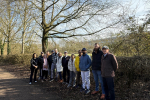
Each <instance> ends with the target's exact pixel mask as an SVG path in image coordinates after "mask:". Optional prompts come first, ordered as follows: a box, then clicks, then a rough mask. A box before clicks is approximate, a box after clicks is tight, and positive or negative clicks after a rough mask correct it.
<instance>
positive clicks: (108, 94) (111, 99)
mask: <svg viewBox="0 0 150 100" xmlns="http://www.w3.org/2000/svg"><path fill="white" fill-rule="evenodd" d="M103 84H104V90H105V98H106V100H115V91H114V78H113V77H103Z"/></svg>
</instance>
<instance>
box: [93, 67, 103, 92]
mask: <svg viewBox="0 0 150 100" xmlns="http://www.w3.org/2000/svg"><path fill="white" fill-rule="evenodd" d="M92 73H93V76H94V80H95V85H96V87H95V91H99V81H100V83H101V88H102V94H105V90H104V85H103V79H102V77H101V71H100V70H92Z"/></svg>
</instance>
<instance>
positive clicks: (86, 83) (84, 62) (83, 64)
mask: <svg viewBox="0 0 150 100" xmlns="http://www.w3.org/2000/svg"><path fill="white" fill-rule="evenodd" d="M82 52H83V55H82V56H81V58H80V63H79V68H80V70H81V77H82V89H81V92H83V91H84V93H85V94H89V93H90V66H91V58H90V56H89V55H87V51H86V48H83V49H82Z"/></svg>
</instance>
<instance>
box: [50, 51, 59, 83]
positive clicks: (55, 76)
mask: <svg viewBox="0 0 150 100" xmlns="http://www.w3.org/2000/svg"><path fill="white" fill-rule="evenodd" d="M57 58H58V51H57V49H55V52H54V53H53V54H52V66H51V79H50V82H52V81H54V78H55V81H57V74H56V72H57V71H56V63H57Z"/></svg>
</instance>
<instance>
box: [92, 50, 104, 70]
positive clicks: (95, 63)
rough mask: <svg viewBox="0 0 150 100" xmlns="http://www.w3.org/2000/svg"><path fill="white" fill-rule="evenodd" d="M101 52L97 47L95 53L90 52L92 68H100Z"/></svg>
mask: <svg viewBox="0 0 150 100" xmlns="http://www.w3.org/2000/svg"><path fill="white" fill-rule="evenodd" d="M102 55H103V52H102V51H101V50H100V49H99V50H98V51H97V53H95V51H93V53H92V70H101V57H102Z"/></svg>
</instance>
